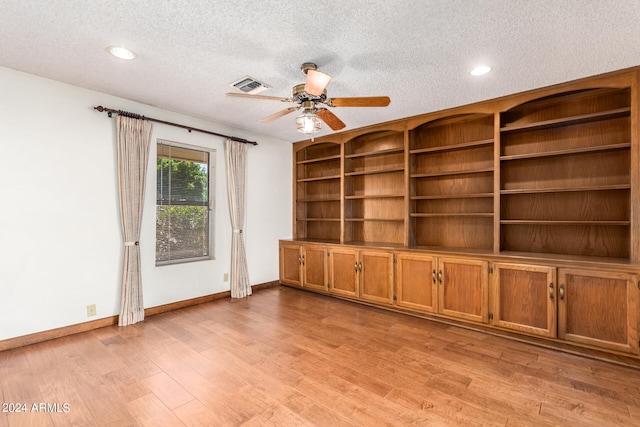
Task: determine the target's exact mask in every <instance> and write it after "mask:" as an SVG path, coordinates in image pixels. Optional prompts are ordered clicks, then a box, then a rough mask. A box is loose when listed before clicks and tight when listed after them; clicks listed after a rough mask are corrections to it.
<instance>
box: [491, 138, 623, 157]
mask: <svg viewBox="0 0 640 427" xmlns="http://www.w3.org/2000/svg"><path fill="white" fill-rule="evenodd" d="M629 148H631V142H624V143H620V144H609V145H600V146H595V147H580V148H569V149H565V150H555V151H547V152H541V153H528V154H515V155H511V156H500V160H501V161H507V160H521V159H536V158H540V157H553V156H567V155H573V154H583V153H594V152H598V151H611V150H623V149H629Z"/></svg>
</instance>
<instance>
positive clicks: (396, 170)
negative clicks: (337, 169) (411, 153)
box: [344, 166, 404, 176]
mask: <svg viewBox="0 0 640 427" xmlns="http://www.w3.org/2000/svg"><path fill="white" fill-rule="evenodd" d="M403 171H404V166H403V167H395V168H385V169H375V170H369V171H358V172H345V174H344V176H360V175H375V174H379V173H391V172H403Z"/></svg>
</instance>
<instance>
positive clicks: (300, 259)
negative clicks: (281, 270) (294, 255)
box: [298, 255, 302, 265]
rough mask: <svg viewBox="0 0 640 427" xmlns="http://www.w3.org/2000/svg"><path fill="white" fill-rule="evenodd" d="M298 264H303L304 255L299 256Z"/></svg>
mask: <svg viewBox="0 0 640 427" xmlns="http://www.w3.org/2000/svg"><path fill="white" fill-rule="evenodd" d="M298 264H300V265H302V255H300V256H299V257H298Z"/></svg>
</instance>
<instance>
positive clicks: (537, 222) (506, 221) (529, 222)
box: [500, 219, 631, 226]
mask: <svg viewBox="0 0 640 427" xmlns="http://www.w3.org/2000/svg"><path fill="white" fill-rule="evenodd" d="M500 224H503V225H622V226H628V225H631V221H571V220H568V221H546V220H529V219H503V220H501V221H500Z"/></svg>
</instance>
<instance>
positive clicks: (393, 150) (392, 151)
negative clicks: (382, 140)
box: [344, 148, 404, 159]
mask: <svg viewBox="0 0 640 427" xmlns="http://www.w3.org/2000/svg"><path fill="white" fill-rule="evenodd" d="M400 153H404V148H391V149H388V150H380V151H370V152H367V153H355V154H345V155H344V158H345V159H355V158H358V157H375V156H384V155H386V154H400Z"/></svg>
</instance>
